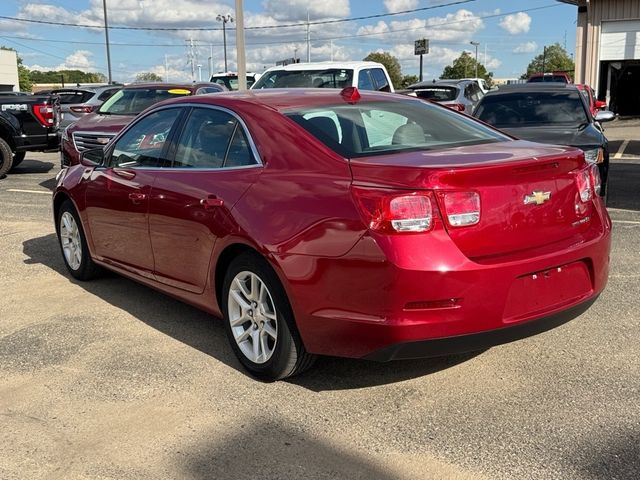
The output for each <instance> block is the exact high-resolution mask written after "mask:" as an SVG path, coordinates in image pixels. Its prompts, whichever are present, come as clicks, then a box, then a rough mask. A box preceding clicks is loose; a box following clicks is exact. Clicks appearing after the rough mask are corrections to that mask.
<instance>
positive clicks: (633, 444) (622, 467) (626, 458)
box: [571, 432, 640, 480]
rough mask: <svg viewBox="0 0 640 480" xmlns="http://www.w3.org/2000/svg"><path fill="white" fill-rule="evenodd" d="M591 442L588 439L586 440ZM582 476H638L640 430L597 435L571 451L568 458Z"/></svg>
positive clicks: (595, 479) (596, 479)
mask: <svg viewBox="0 0 640 480" xmlns="http://www.w3.org/2000/svg"><path fill="white" fill-rule="evenodd" d="M589 442H591V443H589ZM577 459H579V460H578V461H579V462H580V465H581V466H579V467H578V468H579V470H580V474H581V478H584V479H585V480H610V479H613V478H619V479H621V480H622V479H627V478H628V479H632V478H636V479H637V478H638V475H639V474H638V472H640V434H639V433H635V434H634V433H633V432H626V433H622V434H619V435H618V436H617V437H609V438H607V437H606V436H604V435H598V436H597V438H593V439H591V440H590V441H587V442H585V443H584V444H582V445H577V446H576V449H575V450H574V451H572V452H571V461H572V463H574V464H575V463H576V461H577Z"/></svg>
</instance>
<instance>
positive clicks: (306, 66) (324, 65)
mask: <svg viewBox="0 0 640 480" xmlns="http://www.w3.org/2000/svg"><path fill="white" fill-rule="evenodd" d="M381 66H382V64H381V63H378V62H364V61H363V62H311V63H291V64H289V65H278V66H275V67H271V68H269V69H268V70H267V72H270V71H272V70H286V71H292V72H295V71H299V70H326V69H328V68H351V69H356V68H379V67H381Z"/></svg>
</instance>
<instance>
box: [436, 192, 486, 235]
mask: <svg viewBox="0 0 640 480" xmlns="http://www.w3.org/2000/svg"><path fill="white" fill-rule="evenodd" d="M440 195H441V198H442V202H443V204H444V210H445V211H444V213H445V214H446V216H447V221H448V222H449V225H451V226H452V227H467V226H470V225H475V224H476V223H478V222H480V195H479V194H478V193H477V192H442V193H441V194H440Z"/></svg>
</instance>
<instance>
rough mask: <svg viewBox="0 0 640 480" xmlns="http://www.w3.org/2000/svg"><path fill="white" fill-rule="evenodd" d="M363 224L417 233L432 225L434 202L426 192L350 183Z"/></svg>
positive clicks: (390, 231)
mask: <svg viewBox="0 0 640 480" xmlns="http://www.w3.org/2000/svg"><path fill="white" fill-rule="evenodd" d="M351 191H352V192H353V196H354V199H355V201H356V204H357V205H358V207H359V208H360V212H361V214H362V216H363V219H364V221H365V223H366V224H367V227H369V228H370V229H371V230H375V231H378V232H382V233H410V232H413V233H419V232H427V231H429V230H431V228H432V227H433V219H434V206H433V202H432V197H431V194H430V193H429V192H398V191H389V190H382V189H370V188H363V187H352V189H351Z"/></svg>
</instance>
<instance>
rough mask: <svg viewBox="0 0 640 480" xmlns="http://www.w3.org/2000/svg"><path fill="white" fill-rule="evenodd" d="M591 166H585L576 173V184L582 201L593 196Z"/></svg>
mask: <svg viewBox="0 0 640 480" xmlns="http://www.w3.org/2000/svg"><path fill="white" fill-rule="evenodd" d="M590 170H591V169H590V168H585V169H584V170H580V171H579V172H577V173H576V186H577V187H578V193H579V194H580V201H582V202H583V203H586V202H588V201H589V200H591V199H592V198H593V187H592V183H591V173H590Z"/></svg>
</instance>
